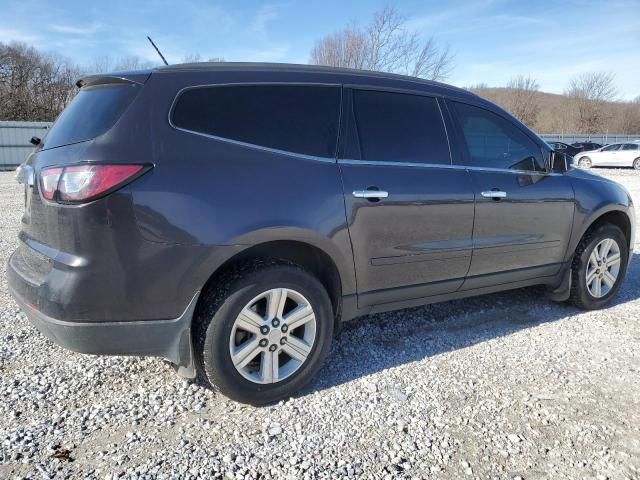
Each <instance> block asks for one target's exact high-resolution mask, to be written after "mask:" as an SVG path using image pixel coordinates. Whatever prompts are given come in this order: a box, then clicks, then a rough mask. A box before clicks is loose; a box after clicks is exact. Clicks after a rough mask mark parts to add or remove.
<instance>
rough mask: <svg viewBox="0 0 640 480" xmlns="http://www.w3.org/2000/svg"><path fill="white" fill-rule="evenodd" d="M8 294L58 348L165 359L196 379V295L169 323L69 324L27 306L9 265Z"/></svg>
mask: <svg viewBox="0 0 640 480" xmlns="http://www.w3.org/2000/svg"><path fill="white" fill-rule="evenodd" d="M7 271H8V274H9V292H10V293H11V295H12V296H13V298H14V299H15V301H16V303H18V306H19V307H20V308H21V309H22V311H23V312H24V313H25V315H26V316H27V318H28V319H29V321H30V322H31V323H32V324H33V325H34V326H35V327H36V328H37V329H38V330H40V332H42V333H43V334H44V335H45V336H46V337H47V338H49V339H50V340H52V341H53V342H55V343H57V344H58V345H60V346H62V347H64V348H66V349H69V350H73V351H75V352H80V353H89V354H96V355H136V356H154V357H162V358H165V359H167V360H169V361H171V362H172V363H174V364H176V365H177V366H178V373H179V374H180V375H182V376H184V377H187V378H193V377H195V368H194V363H193V349H192V343H191V319H192V317H193V312H194V310H195V307H196V303H197V301H198V296H199V292H198V293H197V294H196V295H195V296H194V297H193V299H192V300H191V302H190V303H189V305H188V306H187V309H186V310H185V311H184V313H183V314H182V315H180V316H179V317H178V318H176V319H172V320H141V321H126V322H124V321H123V322H69V321H63V320H58V319H56V318H52V317H50V316H48V315H46V314H45V313H43V312H41V311H39V310H38V309H37V308H35V307H34V306H32V305H30V304H28V303H27V302H26V301H25V300H24V299H23V297H22V296H21V295H20V294H19V293H18V291H19V289H17V288H16V287H17V286H18V285H17V284H19V283H20V282H22V281H25V280H23V279H21V277H20V276H19V275H18V274H17V272H15V271H14V270H13V269H12V268H11V266H10V265H9V268H7Z"/></svg>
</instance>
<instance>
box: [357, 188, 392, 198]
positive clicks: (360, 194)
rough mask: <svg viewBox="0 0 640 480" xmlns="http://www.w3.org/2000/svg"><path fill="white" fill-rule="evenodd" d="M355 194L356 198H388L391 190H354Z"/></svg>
mask: <svg viewBox="0 0 640 480" xmlns="http://www.w3.org/2000/svg"><path fill="white" fill-rule="evenodd" d="M353 196H354V197H356V198H387V197H388V196H389V192H385V191H383V190H354V191H353Z"/></svg>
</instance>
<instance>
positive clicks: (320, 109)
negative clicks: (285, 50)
mask: <svg viewBox="0 0 640 480" xmlns="http://www.w3.org/2000/svg"><path fill="white" fill-rule="evenodd" d="M339 114H340V88H339V87H332V86H316V85H233V86H216V87H198V88H192V89H189V90H185V91H184V92H183V93H182V94H181V95H180V97H179V98H178V100H177V102H176V105H175V107H174V109H173V113H172V122H173V125H174V126H175V127H177V128H181V129H185V130H189V131H192V132H197V133H204V134H207V135H213V136H215V137H221V138H224V139H229V140H235V141H239V142H245V143H250V144H254V145H259V146H262V147H267V148H273V149H277V150H286V151H289V152H294V153H301V154H304V155H312V156H318V157H334V156H335V150H336V141H337V137H338V116H339Z"/></svg>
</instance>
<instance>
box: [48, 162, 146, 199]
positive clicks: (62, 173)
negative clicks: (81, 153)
mask: <svg viewBox="0 0 640 480" xmlns="http://www.w3.org/2000/svg"><path fill="white" fill-rule="evenodd" d="M149 168H150V167H149V166H148V165H140V164H126V165H123V164H119V165H70V166H67V167H52V168H44V169H43V170H42V172H41V173H40V190H41V192H42V196H43V197H44V198H46V199H47V200H56V201H58V202H60V203H83V202H89V201H91V200H95V199H96V198H99V197H103V196H105V195H107V194H109V193H111V192H113V191H115V190H117V189H119V188H122V187H123V186H125V185H126V184H127V183H129V182H131V181H132V180H134V179H136V178H138V177H139V176H140V175H142V174H143V173H145V172H146V171H147V170H149Z"/></svg>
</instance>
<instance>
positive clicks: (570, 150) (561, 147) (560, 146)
mask: <svg viewBox="0 0 640 480" xmlns="http://www.w3.org/2000/svg"><path fill="white" fill-rule="evenodd" d="M547 143H548V144H549V146H550V147H551V148H553V149H554V150H555V151H557V152H561V153H564V154H566V155H569V156H570V157H573V156H574V155H575V154H577V153H580V152H581V150H580V148H579V147H574V146H572V145H569V144H568V143H564V142H547Z"/></svg>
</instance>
